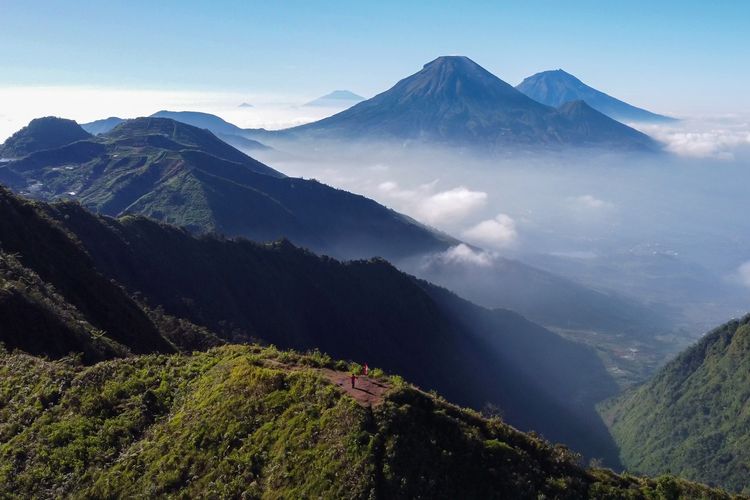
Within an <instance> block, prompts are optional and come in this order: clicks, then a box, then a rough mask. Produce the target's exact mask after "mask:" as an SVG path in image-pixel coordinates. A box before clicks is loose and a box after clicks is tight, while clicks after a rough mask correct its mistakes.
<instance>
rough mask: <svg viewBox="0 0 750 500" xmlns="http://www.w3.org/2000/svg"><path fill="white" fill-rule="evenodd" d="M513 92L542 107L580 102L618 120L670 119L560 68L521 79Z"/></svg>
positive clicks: (651, 120) (661, 120) (654, 120)
mask: <svg viewBox="0 0 750 500" xmlns="http://www.w3.org/2000/svg"><path fill="white" fill-rule="evenodd" d="M516 89H518V90H519V91H521V92H523V93H524V94H526V95H527V96H529V97H530V98H532V99H534V100H536V101H538V102H541V103H542V104H546V105H547V106H553V107H559V106H561V105H562V104H565V103H566V102H569V101H575V100H583V101H586V103H587V104H588V105H589V106H591V107H592V108H594V109H595V110H597V111H599V112H600V113H603V114H605V115H607V116H609V117H610V118H613V119H615V120H619V121H634V122H664V121H671V120H673V119H672V118H669V117H667V116H662V115H657V114H655V113H651V112H650V111H646V110H645V109H641V108H637V107H635V106H632V105H630V104H628V103H626V102H623V101H620V100H619V99H616V98H614V97H612V96H610V95H607V94H605V93H604V92H601V91H599V90H597V89H595V88H593V87H590V86H588V85H586V84H585V83H583V82H582V81H581V80H580V79H578V77H576V76H574V75H571V74H570V73H568V72H566V71H564V70H562V69H555V70H548V71H542V72H540V73H536V74H534V75H532V76H529V77H527V78H524V80H523V81H522V82H521V83H520V84H519V85H518V86H517V87H516Z"/></svg>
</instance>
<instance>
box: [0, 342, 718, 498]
mask: <svg viewBox="0 0 750 500" xmlns="http://www.w3.org/2000/svg"><path fill="white" fill-rule="evenodd" d="M346 368H347V365H346V364H345V363H341V362H337V363H334V362H333V361H331V360H330V358H325V357H323V356H320V355H313V356H298V355H296V354H294V353H288V352H278V351H276V350H274V349H265V350H264V349H260V348H257V347H252V346H243V347H240V346H227V347H223V348H219V349H215V350H212V351H209V352H207V353H196V354H193V355H191V356H142V357H135V358H130V359H126V360H118V361H111V362H104V363H100V364H98V365H96V366H93V367H89V368H83V367H81V366H77V365H75V364H72V363H71V362H48V361H42V360H40V359H37V358H33V357H29V356H26V355H21V354H15V355H11V354H8V353H7V352H4V351H2V350H0V374H1V375H2V376H1V377H0V443H1V444H0V496H3V497H15V496H19V497H27V498H32V497H35V498H43V497H85V498H115V497H120V498H122V497H149V498H155V497H158V498H163V497H185V498H194V497H198V496H200V497H207V496H209V497H217V498H245V497H249V498H336V499H338V498H350V499H358V498H362V499H380V498H389V499H390V498H519V499H525V498H534V499H537V498H560V499H568V498H569V499H579V498H631V499H641V498H642V499H665V500H666V499H670V500H671V499H678V498H686V499H687V498H706V499H729V498H730V496H729V495H727V494H726V493H723V492H721V491H717V490H711V489H709V488H706V487H704V486H701V485H697V484H693V483H688V482H686V481H683V480H680V479H675V478H671V477H663V478H660V479H657V480H651V479H642V478H636V477H633V476H618V475H615V474H614V473H612V472H610V471H606V470H601V469H591V470H585V469H583V468H581V467H580V466H579V465H578V464H577V463H576V457H575V455H574V454H573V453H571V452H570V451H568V450H567V449H566V448H564V447H560V446H551V445H549V444H548V443H546V442H544V441H543V440H541V439H539V438H537V437H534V436H530V435H526V434H523V433H520V432H518V431H517V430H515V429H513V428H512V427H510V426H508V425H506V424H504V423H503V422H502V421H501V420H500V419H497V418H493V419H489V420H488V419H485V418H482V417H481V416H479V415H478V414H477V413H476V412H471V411H466V410H462V409H460V408H458V407H455V406H452V405H450V404H448V403H446V402H445V401H443V400H441V399H438V398H435V397H432V396H429V395H426V394H425V393H423V392H420V391H418V390H416V389H414V388H413V387H411V386H409V385H407V384H405V383H404V382H403V381H402V380H401V379H400V378H398V377H393V378H389V377H381V378H380V380H381V382H380V383H381V384H384V385H386V386H388V385H390V386H392V388H391V389H390V391H389V392H387V393H386V396H385V399H384V400H383V401H381V402H379V404H376V405H374V406H372V407H365V406H361V405H359V404H357V402H356V401H355V400H354V399H352V398H351V397H349V396H347V395H345V393H344V392H343V391H341V390H340V389H339V388H337V387H336V385H335V384H333V383H331V381H330V378H329V377H328V376H327V375H326V374H327V373H330V372H331V371H332V370H336V369H339V370H341V369H346Z"/></svg>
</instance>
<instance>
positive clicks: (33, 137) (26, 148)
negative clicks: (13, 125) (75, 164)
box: [0, 116, 91, 158]
mask: <svg viewBox="0 0 750 500" xmlns="http://www.w3.org/2000/svg"><path fill="white" fill-rule="evenodd" d="M89 137H91V136H90V135H89V133H88V132H86V131H85V130H83V129H82V128H81V127H80V126H79V125H78V124H77V123H76V122H74V121H73V120H65V119H63V118H56V117H54V116H47V117H45V118H37V119H35V120H31V122H30V123H29V124H28V125H27V126H25V127H24V128H22V129H21V130H19V131H18V132H16V133H15V134H13V135H12V136H10V137H9V138H8V139H7V140H6V141H5V142H4V143H3V144H0V158H20V157H22V156H26V155H28V154H31V153H34V152H37V151H42V150H45V149H52V148H58V147H60V146H64V145H66V144H70V143H71V142H75V141H80V140H84V139H88V138H89Z"/></svg>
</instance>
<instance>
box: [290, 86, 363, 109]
mask: <svg viewBox="0 0 750 500" xmlns="http://www.w3.org/2000/svg"><path fill="white" fill-rule="evenodd" d="M364 100H365V98H364V97H362V96H361V95H357V94H355V93H354V92H352V91H350V90H334V91H333V92H330V93H328V94H326V95H324V96H320V97H318V98H317V99H314V100H312V101H310V102H308V103H306V104H304V106H320V107H339V108H340V107H341V106H351V105H352V103H357V102H360V101H364Z"/></svg>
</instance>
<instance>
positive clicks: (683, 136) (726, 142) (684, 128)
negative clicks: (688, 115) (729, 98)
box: [638, 116, 750, 160]
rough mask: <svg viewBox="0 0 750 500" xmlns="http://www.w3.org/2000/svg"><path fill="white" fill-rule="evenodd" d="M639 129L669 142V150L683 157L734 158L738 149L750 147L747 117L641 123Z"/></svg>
mask: <svg viewBox="0 0 750 500" xmlns="http://www.w3.org/2000/svg"><path fill="white" fill-rule="evenodd" d="M638 128H639V129H640V130H642V131H643V132H645V133H647V134H649V135H651V136H652V137H654V138H655V139H657V140H659V141H661V142H663V143H664V144H666V149H667V151H670V152H672V153H675V154H677V155H680V156H687V157H694V158H716V159H720V160H732V159H734V157H735V153H736V150H737V149H739V148H743V147H750V120H748V118H747V117H741V116H731V117H718V118H715V117H709V118H699V119H686V120H681V121H678V122H675V123H673V124H672V123H670V124H667V125H638Z"/></svg>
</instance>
